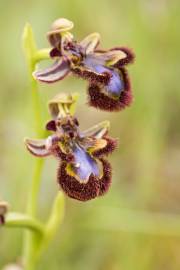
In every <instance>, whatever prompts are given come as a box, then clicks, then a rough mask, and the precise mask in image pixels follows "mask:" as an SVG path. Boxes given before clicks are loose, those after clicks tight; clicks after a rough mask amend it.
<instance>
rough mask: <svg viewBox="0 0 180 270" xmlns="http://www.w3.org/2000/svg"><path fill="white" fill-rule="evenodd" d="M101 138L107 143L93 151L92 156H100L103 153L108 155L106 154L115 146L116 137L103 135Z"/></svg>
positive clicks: (116, 142) (116, 143)
mask: <svg viewBox="0 0 180 270" xmlns="http://www.w3.org/2000/svg"><path fill="white" fill-rule="evenodd" d="M103 139H105V140H106V142H107V145H106V146H105V147H104V148H102V149H99V150H97V151H95V152H93V156H95V157H101V156H104V155H108V154H111V153H112V152H113V151H114V150H115V149H116V148H117V145H118V141H117V140H116V139H112V138H110V137H108V136H106V137H103Z"/></svg>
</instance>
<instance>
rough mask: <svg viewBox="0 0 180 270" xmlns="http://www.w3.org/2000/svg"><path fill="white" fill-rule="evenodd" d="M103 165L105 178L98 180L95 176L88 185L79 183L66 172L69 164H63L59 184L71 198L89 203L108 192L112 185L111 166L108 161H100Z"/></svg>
mask: <svg viewBox="0 0 180 270" xmlns="http://www.w3.org/2000/svg"><path fill="white" fill-rule="evenodd" d="M100 160H101V162H102V164H103V176H102V178H101V179H97V178H96V177H94V176H93V175H91V176H90V177H89V180H88V182H87V183H86V184H81V183H79V182H78V181H77V180H76V179H75V178H74V177H72V176H70V175H68V174H67V172H66V166H67V164H66V163H65V162H63V163H62V164H61V165H60V167H59V169H58V182H59V184H60V186H61V188H62V190H63V191H64V192H65V193H66V194H67V195H68V196H69V197H70V198H73V199H76V200H79V201H88V200H91V199H94V198H96V197H98V196H102V195H103V194H104V193H105V192H107V191H108V189H109V187H110V184H111V165H110V163H109V162H108V161H106V160H104V159H100Z"/></svg>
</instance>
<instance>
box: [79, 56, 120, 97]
mask: <svg viewBox="0 0 180 270" xmlns="http://www.w3.org/2000/svg"><path fill="white" fill-rule="evenodd" d="M84 64H85V66H86V67H87V68H89V69H91V70H92V71H94V72H96V73H100V74H102V73H103V72H108V73H110V74H111V78H110V81H109V83H108V85H106V87H105V89H106V91H107V92H108V93H109V94H111V95H112V96H115V97H119V96H120V94H121V92H122V91H123V90H124V81H123V78H122V77H121V75H120V73H119V72H118V71H117V70H115V69H113V68H110V67H106V66H104V65H103V64H104V61H102V59H101V60H99V59H96V58H95V57H86V59H85V60H84Z"/></svg>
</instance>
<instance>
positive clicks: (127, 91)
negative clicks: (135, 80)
mask: <svg viewBox="0 0 180 270" xmlns="http://www.w3.org/2000/svg"><path fill="white" fill-rule="evenodd" d="M120 71H121V73H122V76H123V81H124V91H122V93H121V95H120V97H119V98H118V99H114V98H111V97H109V96H107V95H106V94H104V93H103V92H102V91H101V87H100V86H98V85H97V84H94V83H92V84H90V85H89V88H88V92H89V105H90V106H92V107H95V108H99V109H101V110H105V111H120V110H122V109H124V108H125V107H127V106H129V105H130V104H131V102H132V92H131V84H130V81H129V77H128V73H127V71H126V69H125V68H120Z"/></svg>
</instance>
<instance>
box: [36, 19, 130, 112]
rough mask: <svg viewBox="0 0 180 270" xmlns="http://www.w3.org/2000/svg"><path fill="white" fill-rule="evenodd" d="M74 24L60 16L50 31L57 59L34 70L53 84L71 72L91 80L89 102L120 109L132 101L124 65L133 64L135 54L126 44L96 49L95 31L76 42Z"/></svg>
mask: <svg viewBox="0 0 180 270" xmlns="http://www.w3.org/2000/svg"><path fill="white" fill-rule="evenodd" d="M72 28H73V23H72V22H70V21H69V20H67V19H58V20H57V21H55V22H54V23H53V25H52V28H51V31H49V32H48V35H47V36H48V40H49V42H50V44H51V46H52V47H53V48H52V50H51V52H50V57H51V58H52V59H55V62H54V63H53V65H52V66H50V67H49V68H46V69H45V70H38V71H35V72H34V77H35V78H36V79H37V80H39V81H42V82H46V83H53V82H56V81H59V80H62V79H64V77H66V76H67V75H68V74H70V73H71V74H74V75H76V76H78V77H81V78H83V79H86V80H88V82H89V85H88V95H89V104H90V105H91V106H94V107H96V108H99V109H102V110H107V111H119V110H121V109H123V108H124V107H126V106H128V105H130V104H131V101H132V93H131V85H130V81H129V76H128V73H127V69H126V68H125V66H126V65H127V64H129V63H132V62H133V60H134V54H133V53H132V51H131V50H130V49H128V48H125V47H116V48H113V49H109V50H106V51H105V50H99V49H97V47H98V45H99V42H100V35H99V34H98V33H92V34H90V35H88V36H87V37H86V38H84V39H83V40H82V41H81V42H76V40H74V38H73V35H72V34H71V33H70V32H69V30H71V29H72Z"/></svg>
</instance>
